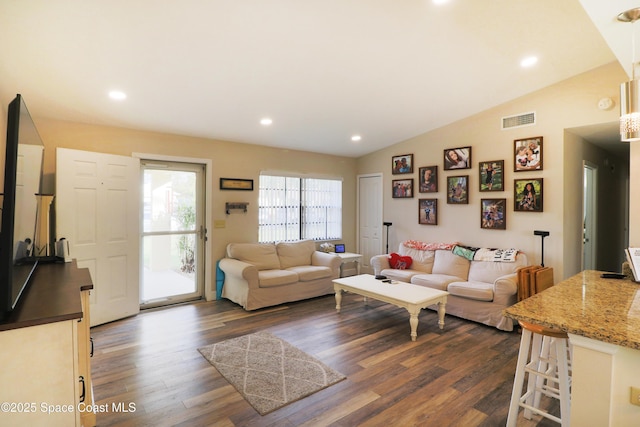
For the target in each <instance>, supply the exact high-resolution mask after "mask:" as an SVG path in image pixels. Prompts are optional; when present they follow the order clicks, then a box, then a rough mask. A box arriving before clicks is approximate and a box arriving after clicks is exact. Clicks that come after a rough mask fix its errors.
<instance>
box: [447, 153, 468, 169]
mask: <svg viewBox="0 0 640 427" xmlns="http://www.w3.org/2000/svg"><path fill="white" fill-rule="evenodd" d="M451 169H471V147H459V148H447V149H445V150H444V170H446V171H448V170H451Z"/></svg>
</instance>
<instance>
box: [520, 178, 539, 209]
mask: <svg viewBox="0 0 640 427" xmlns="http://www.w3.org/2000/svg"><path fill="white" fill-rule="evenodd" d="M542 184H543V178H527V179H514V180H513V210H514V211H517V212H542V206H543V205H542V201H543V187H542Z"/></svg>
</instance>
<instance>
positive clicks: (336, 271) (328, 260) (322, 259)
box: [311, 251, 342, 278]
mask: <svg viewBox="0 0 640 427" xmlns="http://www.w3.org/2000/svg"><path fill="white" fill-rule="evenodd" d="M341 264H342V260H341V259H340V257H339V256H337V255H335V254H331V253H327V252H320V251H315V252H314V253H313V254H311V265H318V266H323V267H329V268H330V269H331V276H332V277H335V278H337V277H340V265H341Z"/></svg>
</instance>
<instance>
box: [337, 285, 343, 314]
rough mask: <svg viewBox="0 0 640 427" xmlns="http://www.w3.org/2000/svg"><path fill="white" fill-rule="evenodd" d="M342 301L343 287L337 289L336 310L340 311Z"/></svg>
mask: <svg viewBox="0 0 640 427" xmlns="http://www.w3.org/2000/svg"><path fill="white" fill-rule="evenodd" d="M341 302H342V289H336V310H337V311H338V313H340V303H341Z"/></svg>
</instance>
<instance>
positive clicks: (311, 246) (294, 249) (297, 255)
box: [276, 240, 316, 268]
mask: <svg viewBox="0 0 640 427" xmlns="http://www.w3.org/2000/svg"><path fill="white" fill-rule="evenodd" d="M315 250H316V244H315V243H314V242H313V240H300V241H298V242H280V243H278V244H277V245H276V251H277V252H278V257H279V258H280V266H281V268H289V267H296V266H299V265H311V255H313V253H314V252H315Z"/></svg>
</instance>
